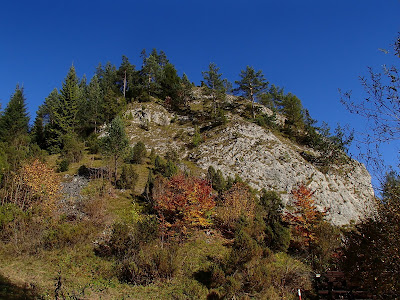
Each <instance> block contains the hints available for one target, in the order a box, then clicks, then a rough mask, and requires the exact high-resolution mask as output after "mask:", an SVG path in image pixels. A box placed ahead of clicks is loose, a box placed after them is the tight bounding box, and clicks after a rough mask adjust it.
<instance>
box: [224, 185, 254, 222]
mask: <svg viewBox="0 0 400 300" xmlns="http://www.w3.org/2000/svg"><path fill="white" fill-rule="evenodd" d="M254 208H255V201H254V197H253V195H252V194H251V193H250V191H249V189H248V187H247V186H246V185H245V184H244V183H240V182H239V183H235V184H234V185H233V186H232V187H231V188H230V189H229V190H228V191H226V192H225V193H224V194H223V196H222V205H221V206H220V207H218V208H217V218H218V219H219V220H220V222H221V223H222V224H223V225H224V226H226V227H230V228H232V227H233V226H234V224H235V223H236V221H237V220H238V219H239V218H240V216H241V215H244V216H246V217H247V218H249V219H252V218H254Z"/></svg>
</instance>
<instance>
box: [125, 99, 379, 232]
mask: <svg viewBox="0 0 400 300" xmlns="http://www.w3.org/2000/svg"><path fill="white" fill-rule="evenodd" d="M194 98H195V100H194V101H198V102H199V103H200V102H201V95H200V94H199V95H194ZM231 98H232V99H231ZM235 100H236V101H237V100H238V99H237V98H234V97H233V96H230V98H229V97H227V99H226V101H228V102H229V101H231V102H232V105H231V106H232V107H234V110H235V111H234V112H233V111H227V117H228V119H229V122H228V124H227V125H225V126H222V127H221V126H218V127H216V128H214V129H211V130H209V129H207V130H206V131H205V132H204V133H203V137H204V142H203V143H201V144H200V145H199V146H198V147H197V148H194V149H192V148H191V147H190V144H191V139H192V136H193V134H194V125H193V122H192V121H193V120H192V121H191V120H190V119H189V118H188V117H187V116H179V115H176V116H174V115H173V114H171V113H169V112H168V111H167V110H166V109H165V108H163V107H162V106H160V105H157V104H155V103H146V105H145V106H144V105H141V104H139V103H137V104H134V105H132V107H131V108H130V110H129V111H127V113H126V117H127V119H128V120H130V123H131V125H130V126H129V127H128V134H129V137H130V140H131V143H132V144H135V143H136V142H138V141H143V142H144V143H145V145H146V147H147V148H148V150H150V149H151V148H154V149H155V150H156V152H157V153H159V154H165V153H166V152H167V151H170V150H171V149H172V150H174V151H176V152H177V153H178V154H179V156H180V158H181V159H184V158H186V159H188V160H190V161H192V162H193V163H194V164H195V165H196V166H197V167H198V168H201V169H202V170H203V172H206V171H207V169H208V167H209V166H213V167H214V168H215V169H220V170H221V171H222V172H223V174H225V176H231V177H234V176H235V175H239V176H240V177H241V178H242V179H244V180H245V181H246V182H248V183H249V184H250V185H251V186H252V187H253V188H255V189H257V190H261V189H262V188H265V189H267V190H275V191H277V192H278V193H280V195H281V197H282V199H283V201H284V203H285V204H290V201H291V200H292V199H291V196H290V192H291V190H292V189H293V188H294V187H296V185H298V184H300V183H304V184H306V185H307V186H308V187H309V188H311V189H312V190H313V191H315V194H314V196H315V200H316V203H317V206H318V208H319V209H320V210H321V211H322V210H325V209H328V215H327V217H328V219H329V220H330V221H331V222H332V223H334V224H336V225H343V224H348V223H350V222H351V221H352V220H354V221H356V222H357V221H358V220H360V219H362V218H364V217H366V216H369V215H371V214H373V213H374V209H375V202H374V191H373V188H372V185H371V176H370V175H369V173H368V171H367V170H366V168H365V167H364V166H363V165H362V164H361V163H359V162H357V161H355V160H350V159H349V162H348V163H346V164H342V165H340V166H335V165H332V166H330V168H329V171H328V172H322V171H321V170H320V169H318V168H317V167H316V166H315V165H313V164H312V163H310V162H309V161H307V160H306V159H304V157H303V156H304V155H303V156H302V155H301V153H305V152H306V153H311V155H313V154H317V153H316V152H315V151H314V150H313V149H309V148H306V147H303V146H299V145H297V144H296V143H294V142H292V141H290V140H288V139H286V138H284V137H282V136H280V135H275V134H274V133H272V132H271V131H269V130H267V129H264V128H263V127H260V126H258V125H256V124H254V123H251V122H249V121H246V120H244V119H243V118H242V117H240V116H239V115H238V112H239V114H240V110H241V109H243V107H245V105H246V102H244V103H242V104H237V103H235V102H234V101H235ZM256 106H257V107H258V111H259V113H262V114H267V115H271V114H272V111H271V110H269V109H268V108H265V107H262V106H259V105H256ZM173 119H175V122H171V120H173ZM276 123H277V124H278V125H279V124H283V123H284V117H283V116H281V115H277V116H276ZM202 125H203V127H208V126H207V124H202ZM211 127H212V126H211Z"/></svg>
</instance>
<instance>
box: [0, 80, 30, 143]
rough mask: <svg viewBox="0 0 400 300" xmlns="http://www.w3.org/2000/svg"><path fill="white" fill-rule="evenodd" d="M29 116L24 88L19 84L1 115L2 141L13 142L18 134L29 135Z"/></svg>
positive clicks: (0, 139)
mask: <svg viewBox="0 0 400 300" xmlns="http://www.w3.org/2000/svg"><path fill="white" fill-rule="evenodd" d="M28 123H29V116H28V113H27V111H26V104H25V96H24V90H23V88H22V87H20V86H19V85H17V87H16V88H15V92H14V94H13V95H12V97H11V99H10V101H9V102H8V104H7V107H6V109H5V110H4V112H3V114H2V115H1V117H0V141H2V142H9V143H11V142H13V141H14V140H15V139H16V138H17V137H18V136H21V135H27V134H28V129H29V125H28Z"/></svg>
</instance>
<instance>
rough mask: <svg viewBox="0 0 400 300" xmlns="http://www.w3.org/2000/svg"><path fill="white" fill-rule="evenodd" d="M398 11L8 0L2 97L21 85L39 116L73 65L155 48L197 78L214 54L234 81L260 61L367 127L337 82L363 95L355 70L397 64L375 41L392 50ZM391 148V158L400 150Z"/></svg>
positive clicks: (1, 16) (294, 87)
mask: <svg viewBox="0 0 400 300" xmlns="http://www.w3.org/2000/svg"><path fill="white" fill-rule="evenodd" d="M399 15H400V0H384V1H382V0H376V1H372V0H363V1H361V0H324V1H321V0H319V1H317V0H312V1H311V0H303V1H298V0H288V1H284V0H264V1H254V0H253V1H252V0H247V1H234V0H233V1H232V0H231V1H217V0H214V1H209V0H204V1H190V0H187V1H183V0H182V1H178V0H173V1H160V0H154V1H103V0H98V1H83V0H81V1H76V0H70V1H40V0H37V1H27V0H20V1H6V0H5V1H1V4H0V102H1V105H2V107H3V108H4V107H5V106H6V103H7V102H8V101H9V99H10V96H11V94H12V93H13V91H14V89H15V86H16V84H17V83H20V84H23V86H24V88H25V95H26V98H27V102H28V108H29V111H30V115H31V118H32V119H33V118H34V117H35V112H36V109H37V107H38V106H39V105H40V104H42V103H43V101H44V99H45V97H46V96H47V95H48V94H49V93H50V92H51V90H52V89H53V88H55V87H60V86H61V82H62V81H63V79H64V77H65V76H66V74H67V71H68V69H69V67H70V66H71V64H72V63H73V64H74V65H75V67H76V70H77V72H78V75H79V76H82V75H83V74H86V75H87V77H88V78H89V79H90V78H91V77H92V76H93V73H94V71H95V67H96V66H97V65H98V63H99V62H102V63H105V62H107V61H111V62H112V63H113V64H115V65H117V67H118V66H119V64H120V61H121V56H122V55H126V56H128V57H129V59H130V61H131V63H133V64H135V65H137V66H138V67H140V58H139V55H140V52H141V50H142V49H143V48H146V49H148V50H151V49H152V48H157V49H159V50H160V49H161V50H164V51H165V52H166V54H167V56H168V58H169V59H170V61H171V62H172V63H173V64H174V65H175V67H176V68H177V70H178V71H179V73H181V74H182V73H183V72H185V73H186V74H187V75H188V77H189V79H190V80H191V81H194V82H195V83H197V84H199V83H200V80H201V79H202V75H201V72H202V71H204V70H206V69H207V66H208V64H209V63H210V62H215V63H216V64H217V65H218V66H219V67H220V68H221V69H220V70H221V72H222V73H223V75H224V77H226V78H228V79H229V80H230V81H232V82H233V81H234V80H237V79H238V74H239V72H240V70H241V69H243V68H245V67H246V65H251V66H254V68H256V69H261V70H263V72H264V74H265V76H266V78H267V79H268V81H270V82H271V83H274V84H277V85H279V86H284V87H285V88H286V91H287V92H289V91H290V92H292V93H294V94H296V95H297V96H298V97H299V98H300V99H301V100H302V102H303V105H304V106H305V107H306V108H308V109H309V111H310V112H311V115H312V116H313V117H314V118H315V119H317V120H319V121H326V122H328V123H329V124H330V125H331V127H335V126H336V124H337V123H338V122H339V123H341V124H346V123H349V124H350V125H351V126H352V127H355V128H356V129H362V127H363V123H362V120H360V119H359V118H357V117H355V116H352V115H350V114H349V113H347V112H346V110H345V108H344V107H343V106H342V105H341V104H340V102H339V99H340V96H339V93H338V89H339V88H340V89H342V90H353V95H354V96H356V97H362V95H363V93H362V89H361V87H360V84H359V81H358V76H360V75H364V74H366V71H367V66H372V67H374V68H377V69H378V68H380V66H381V65H382V64H391V63H392V62H393V59H392V57H391V56H390V55H385V54H383V53H382V52H381V51H379V48H390V44H391V43H393V41H394V38H395V36H396V35H397V33H398V32H399V31H400V22H399ZM389 152H390V151H389ZM389 152H388V154H385V155H387V157H388V158H389V160H390V159H392V158H395V157H394V156H396V153H398V151H394V152H393V153H391V154H389ZM385 153H386V152H385Z"/></svg>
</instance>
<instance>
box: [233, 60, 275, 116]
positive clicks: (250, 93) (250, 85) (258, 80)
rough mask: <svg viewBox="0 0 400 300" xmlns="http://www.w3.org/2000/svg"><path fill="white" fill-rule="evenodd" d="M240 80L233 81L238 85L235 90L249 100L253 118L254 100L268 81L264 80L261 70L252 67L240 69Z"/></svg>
mask: <svg viewBox="0 0 400 300" xmlns="http://www.w3.org/2000/svg"><path fill="white" fill-rule="evenodd" d="M239 76H240V80H238V81H235V84H237V85H238V87H237V88H236V89H235V91H241V92H242V95H243V96H244V97H246V98H248V99H250V100H251V105H252V110H253V118H255V111H254V102H255V101H256V98H257V97H258V96H259V95H260V94H261V93H262V92H264V91H265V89H266V88H267V85H268V83H267V82H266V80H265V78H264V75H263V74H262V71H261V70H259V71H257V72H256V71H255V70H254V68H253V67H249V66H247V67H246V70H242V71H240V74H239Z"/></svg>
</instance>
